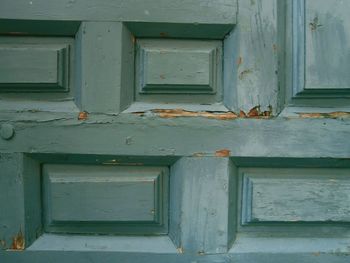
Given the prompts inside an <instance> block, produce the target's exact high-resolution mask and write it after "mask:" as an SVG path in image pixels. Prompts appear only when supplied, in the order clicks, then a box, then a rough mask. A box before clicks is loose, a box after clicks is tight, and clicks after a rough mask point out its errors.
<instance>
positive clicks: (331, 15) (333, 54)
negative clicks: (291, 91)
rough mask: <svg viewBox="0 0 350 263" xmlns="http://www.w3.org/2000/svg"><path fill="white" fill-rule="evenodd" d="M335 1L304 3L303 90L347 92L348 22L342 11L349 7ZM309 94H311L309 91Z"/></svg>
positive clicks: (348, 81) (348, 85)
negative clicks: (304, 76) (338, 4)
mask: <svg viewBox="0 0 350 263" xmlns="http://www.w3.org/2000/svg"><path fill="white" fill-rule="evenodd" d="M336 4H337V2H336V1H334V0H333V1H326V2H325V3H323V4H322V5H319V4H318V3H317V1H306V2H305V22H304V32H305V42H306V46H305V74H306V78H305V82H306V83H305V87H304V89H306V90H308V89H310V90H312V91H313V90H315V89H316V90H325V89H327V90H332V92H330V93H333V94H335V93H336V92H337V91H339V92H341V91H342V90H344V91H345V90H346V89H347V90H348V91H347V93H349V89H350V78H349V74H347V70H346V69H347V68H348V67H349V66H350V64H349V55H350V54H349V52H348V51H347V50H349V47H350V46H349V41H348V40H349V39H350V34H349V33H348V32H347V29H346V28H347V27H348V26H349V25H350V19H349V17H348V15H347V12H346V11H345V10H346V9H348V8H349V7H350V5H349V3H344V4H343V5H342V6H341V8H339V6H337V5H336ZM310 92H311V91H310Z"/></svg>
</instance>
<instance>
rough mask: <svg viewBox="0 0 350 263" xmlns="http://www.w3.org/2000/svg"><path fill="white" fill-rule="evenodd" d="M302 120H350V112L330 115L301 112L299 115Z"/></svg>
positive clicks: (337, 112) (331, 113)
mask: <svg viewBox="0 0 350 263" xmlns="http://www.w3.org/2000/svg"><path fill="white" fill-rule="evenodd" d="M297 114H298V116H299V117H300V118H305V119H307V118H310V119H312V118H314V119H338V118H350V112H347V111H334V112H329V113H319V112H311V113H306V112H299V113H297Z"/></svg>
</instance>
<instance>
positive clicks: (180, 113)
mask: <svg viewBox="0 0 350 263" xmlns="http://www.w3.org/2000/svg"><path fill="white" fill-rule="evenodd" d="M148 113H153V114H155V115H156V116H158V117H160V118H169V119H170V118H179V117H203V118H209V119H217V120H234V119H237V118H253V119H254V118H256V119H260V118H261V119H268V118H271V117H273V116H272V107H271V106H269V109H268V110H267V111H261V110H260V106H256V107H254V108H252V109H251V110H250V111H249V112H247V113H245V112H244V111H243V110H241V111H240V113H239V114H237V113H235V112H232V111H228V112H210V111H188V110H184V109H153V110H150V111H147V112H145V111H141V112H133V114H135V115H139V116H142V117H143V116H147V115H148Z"/></svg>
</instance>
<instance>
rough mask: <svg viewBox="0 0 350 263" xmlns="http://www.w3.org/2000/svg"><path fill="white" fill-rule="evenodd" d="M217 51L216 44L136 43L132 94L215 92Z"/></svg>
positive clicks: (146, 41)
mask: <svg viewBox="0 0 350 263" xmlns="http://www.w3.org/2000/svg"><path fill="white" fill-rule="evenodd" d="M220 51H221V42H219V41H217V42H214V41H210V42H209V41H193V40H161V39H158V40H153V39H142V40H139V41H138V48H137V52H138V55H137V56H138V60H137V61H136V69H137V74H138V77H137V82H136V85H137V90H136V93H142V94H157V93H159V94H162V93H163V94H169V93H171V94H173V93H174V94H179V93H183V94H201V93H204V94H213V93H216V90H217V89H220V88H221V87H217V82H218V81H217V79H218V78H220V70H218V69H217V68H218V64H221V57H220V56H221V54H222V53H221V52H220ZM218 73H219V74H218ZM219 84H220V83H219Z"/></svg>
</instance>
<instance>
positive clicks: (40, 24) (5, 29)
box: [0, 19, 80, 37]
mask: <svg viewBox="0 0 350 263" xmlns="http://www.w3.org/2000/svg"><path fill="white" fill-rule="evenodd" d="M79 25H80V22H78V21H55V20H41V21H40V20H32V19H30V20H23V19H0V34H1V35H12V36H15V35H17V36H72V37H74V36H75V34H76V33H77V31H78V29H79Z"/></svg>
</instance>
